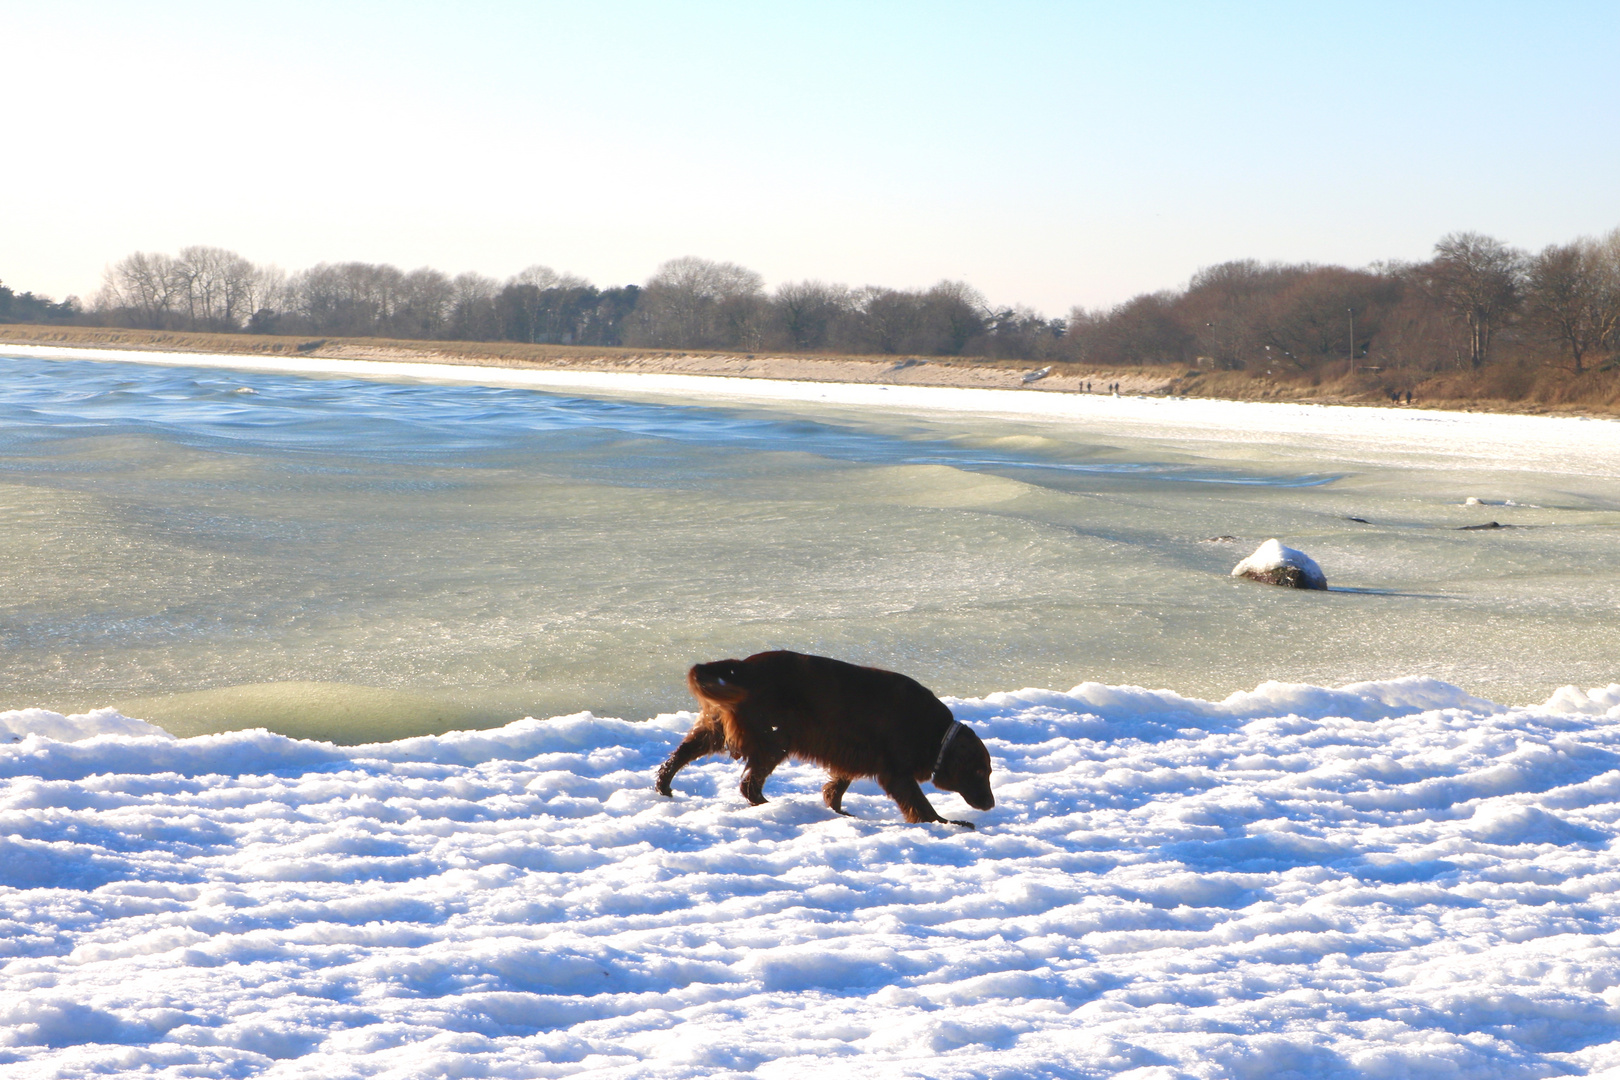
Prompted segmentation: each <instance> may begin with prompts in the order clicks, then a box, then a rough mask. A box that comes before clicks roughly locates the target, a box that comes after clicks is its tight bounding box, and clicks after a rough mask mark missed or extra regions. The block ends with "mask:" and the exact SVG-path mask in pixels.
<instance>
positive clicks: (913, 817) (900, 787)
mask: <svg viewBox="0 0 1620 1080" xmlns="http://www.w3.org/2000/svg"><path fill="white" fill-rule="evenodd" d="M877 782H878V783H879V784H880V785H881V786H882V788H883V790H884V791H886V792H888V793H889V798H891V799H893V800H894V801H895V803H896V805H898V806H899V807H900V813H901V814H902V815H904V816H905V819H906V820H907V821H909V822H911V823H912V824H913V825H920V824H923V823H925V822H931V821H937V822H939V823H940V824H942V825H961V826H963V827H964V828H968V829H971V828H973V822H971V821H953V820H951V819H950V818H942V817H940V816H939V811H938V810H935V809H934V804H933V803H931V802H929V801H928V796H926V795H924V794H923V790H922V788H920V787H918V786H917V781H916V779H915V778H913V777H911V776H907V775H904V774H900V773H879V774H878V778H877Z"/></svg>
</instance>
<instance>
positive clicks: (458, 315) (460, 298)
mask: <svg viewBox="0 0 1620 1080" xmlns="http://www.w3.org/2000/svg"><path fill="white" fill-rule="evenodd" d="M451 286H452V291H453V296H454V300H453V301H452V304H451V333H452V335H454V336H455V337H457V338H460V339H462V340H464V341H495V340H497V339H498V338H499V337H500V323H499V320H498V319H497V318H496V314H495V297H496V296H497V295H498V294H499V293H500V290H501V287H500V283H499V282H497V281H496V280H495V279H494V278H487V277H485V276H484V275H482V274H473V273H466V274H457V275H456V279H455V281H453V282H451Z"/></svg>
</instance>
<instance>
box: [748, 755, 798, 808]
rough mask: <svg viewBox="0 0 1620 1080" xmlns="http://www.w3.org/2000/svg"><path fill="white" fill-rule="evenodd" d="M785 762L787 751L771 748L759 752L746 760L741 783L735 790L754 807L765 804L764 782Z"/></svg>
mask: <svg viewBox="0 0 1620 1080" xmlns="http://www.w3.org/2000/svg"><path fill="white" fill-rule="evenodd" d="M786 760H787V751H786V750H778V749H776V748H774V747H773V748H771V749H769V750H761V751H760V752H759V753H758V754H756V756H754V757H750V758H748V759H746V761H745V762H744V765H745V767H744V769H743V775H742V783H740V784H738V785H737V789H738V790H739V791H741V792H742V794H743V798H745V799H747V800H748V801H749V802H751V803H753V804H754V805H755V806H758V805H760V804H761V803H763V802H765V781H766V779H767V778H768V777H769V776H770V775H771V773H772V772H774V771H775V769H776V767H777V766H778V765H780V764H782V762H784V761H786Z"/></svg>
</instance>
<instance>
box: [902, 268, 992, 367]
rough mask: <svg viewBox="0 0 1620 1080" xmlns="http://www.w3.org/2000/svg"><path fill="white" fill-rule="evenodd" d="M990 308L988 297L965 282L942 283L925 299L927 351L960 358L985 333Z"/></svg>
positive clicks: (924, 348) (925, 349) (924, 349)
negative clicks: (985, 298)
mask: <svg viewBox="0 0 1620 1080" xmlns="http://www.w3.org/2000/svg"><path fill="white" fill-rule="evenodd" d="M989 314H990V307H989V305H988V304H986V303H985V300H984V296H983V295H982V294H981V293H980V292H979V290H977V289H975V288H974V287H973V286H971V285H969V284H967V283H966V282H964V281H941V282H940V283H939V284H937V285H935V286H934V287H933V288H931V289H929V290H928V291H927V292H926V293H924V294H923V297H922V316H923V320H924V329H923V333H924V336H925V341H924V342H923V343H922V344H923V346H924V347H923V349H921V350H919V351H926V352H930V353H933V354H935V355H939V356H960V355H961V354H962V353H963V352H964V351H965V350H966V349H967V347H968V343H969V342H971V341H972V340H973V339H974V338H976V337H978V336H979V335H981V334H983V333H984V325H985V319H986V317H987V316H989Z"/></svg>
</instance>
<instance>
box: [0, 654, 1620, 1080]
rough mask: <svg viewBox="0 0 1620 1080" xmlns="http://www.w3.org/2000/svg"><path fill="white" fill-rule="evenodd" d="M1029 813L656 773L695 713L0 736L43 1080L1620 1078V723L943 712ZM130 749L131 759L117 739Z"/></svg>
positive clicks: (13, 883) (9, 993) (1258, 710)
mask: <svg viewBox="0 0 1620 1080" xmlns="http://www.w3.org/2000/svg"><path fill="white" fill-rule="evenodd" d="M950 704H951V705H952V707H953V709H954V710H955V711H956V714H957V715H958V716H959V717H961V718H962V719H964V720H965V721H967V722H969V723H970V724H972V725H973V726H974V727H975V729H976V730H978V731H979V732H980V733H981V734H982V735H983V736H984V738H985V741H986V743H987V745H988V746H989V747H990V750H991V752H992V754H993V756H994V760H995V766H996V769H997V775H996V791H997V799H998V805H997V807H996V808H995V809H994V810H992V811H989V812H986V813H983V814H978V813H975V812H972V811H969V810H966V809H965V807H964V806H963V805H962V804H961V803H960V801H959V800H958V799H956V797H954V796H949V795H935V801H936V803H937V804H938V805H940V806H941V807H942V808H943V809H945V811H946V812H948V813H952V814H961V813H966V814H968V816H970V817H973V818H976V819H977V820H978V821H979V824H980V829H979V831H978V832H976V833H971V834H969V833H963V832H961V831H959V830H956V829H953V828H950V827H947V826H907V825H904V824H902V823H900V822H899V820H898V817H897V815H896V813H895V812H894V808H893V805H892V803H890V802H889V800H888V799H886V798H885V797H884V796H883V795H882V794H881V792H878V791H877V790H876V788H875V787H874V786H872V785H870V784H869V783H858V784H857V785H856V787H855V788H854V790H853V791H852V793H851V796H850V798H849V799H848V800H847V801H846V806H847V807H848V808H849V809H851V810H853V812H854V813H855V815H856V816H855V818H853V819H847V818H836V817H834V816H833V815H832V814H831V813H830V812H829V811H827V810H826V809H825V808H824V807H823V806H822V805H821V802H820V799H819V796H818V789H819V785H820V783H821V775H820V773H819V771H817V770H813V769H809V768H805V767H800V766H789V767H786V768H784V769H783V770H782V771H780V772H779V773H778V775H777V777H776V778H775V779H773V781H772V784H771V786H770V788H769V789H768V794H770V795H771V796H772V801H771V802H770V803H769V804H768V805H766V806H764V807H760V808H757V809H754V808H750V807H748V806H746V805H744V804H743V802H742V800H741V798H740V797H739V796H738V795H737V794H736V792H735V789H734V782H735V770H736V766H735V765H734V764H733V763H731V762H729V761H726V760H715V759H710V760H709V761H707V762H705V763H701V764H699V765H696V766H692V767H690V768H689V769H688V770H687V771H686V772H684V773H683V774H682V776H681V779H680V782H679V784H678V785H677V786H678V791H677V797H676V798H675V799H674V800H673V801H670V800H664V799H661V798H659V797H658V796H657V795H655V794H654V793H653V791H652V788H651V779H650V777H651V771H652V769H653V768H654V767H655V766H656V764H657V762H658V761H659V760H661V759H662V757H663V756H664V755H665V754H666V753H667V752H668V751H669V749H670V748H671V746H672V745H673V744H674V743H675V742H676V741H677V740H678V739H679V738H680V735H681V733H682V731H683V730H684V728H685V726H686V725H687V723H688V722H689V721H690V715H689V714H686V715H666V716H662V717H659V718H657V719H656V720H653V721H651V722H647V723H625V722H621V721H616V720H601V719H595V718H593V717H591V716H589V715H584V714H582V715H578V716H572V717H561V718H556V719H551V720H544V721H539V720H525V721H522V722H519V723H515V724H512V725H510V726H508V727H506V728H503V729H498V730H494V731H484V732H470V733H461V734H452V735H446V736H440V737H429V738H421V739H413V740H406V741H402V742H396V743H389V744H377V745H370V746H360V747H349V748H338V747H334V746H332V745H330V744H320V743H311V742H297V741H293V740H288V739H285V738H282V737H279V736H274V735H269V734H267V733H265V732H262V731H260V732H237V733H229V734H223V735H214V736H204V737H199V738H194V739H188V740H177V739H173V738H171V737H169V736H167V735H165V734H163V733H162V732H160V731H157V730H153V729H150V728H147V727H145V726H144V725H142V724H139V723H136V722H133V721H128V720H124V719H122V718H121V717H117V716H116V715H112V714H99V715H94V716H86V717H78V718H74V719H73V720H71V721H70V720H66V719H64V718H60V717H58V716H56V715H54V714H46V713H42V712H32V713H8V714H5V715H4V716H0V729H3V730H9V731H11V732H12V733H13V737H19V736H20V738H21V741H19V742H14V743H12V744H11V745H9V746H7V747H6V748H5V750H4V753H3V754H0V769H3V773H4V776H5V784H4V788H3V789H0V790H3V794H0V836H3V837H4V839H3V840H0V848H3V858H0V867H3V871H0V872H3V874H4V876H5V881H4V888H0V925H3V926H4V927H5V928H6V934H5V949H6V952H7V956H6V959H5V961H4V966H3V967H0V1025H3V1026H0V1032H3V1034H0V1040H3V1042H0V1062H3V1063H4V1065H5V1071H6V1075H7V1076H14V1077H17V1078H19V1080H23V1078H29V1080H32V1078H36V1077H40V1078H43V1077H66V1076H89V1075H103V1074H118V1075H133V1074H140V1075H156V1076H173V1077H180V1076H219V1077H244V1076H254V1077H259V1076H262V1077H311V1078H313V1077H320V1078H322V1080H332V1078H339V1077H372V1076H386V1077H437V1076H508V1077H520V1076H521V1077H528V1076H535V1077H549V1076H596V1077H631V1076H659V1077H665V1076H667V1077H696V1076H730V1075H745V1074H746V1075H759V1076H781V1077H793V1076H808V1075H833V1074H836V1075H847V1076H884V1077H887V1076H894V1077H900V1076H913V1077H1047V1076H1063V1077H1094V1076H1128V1077H1134V1078H1139V1080H1146V1078H1155V1080H1158V1078H1170V1077H1210V1078H1215V1077H1256V1078H1260V1077H1268V1078H1276V1077H1288V1076H1311V1077H1351V1076H1356V1077H1363V1076H1364V1077H1407V1076H1423V1075H1439V1076H1462V1077H1479V1078H1484V1077H1529V1076H1561V1075H1598V1074H1600V1073H1607V1071H1608V1070H1613V1069H1620V891H1617V889H1616V882H1617V881H1620V862H1617V860H1616V856H1615V853H1614V841H1615V836H1616V830H1617V828H1620V685H1615V686H1610V687H1608V688H1607V689H1605V690H1601V691H1596V692H1593V693H1591V694H1586V693H1583V692H1580V691H1577V690H1574V689H1573V688H1571V689H1568V690H1564V691H1560V692H1559V694H1557V695H1555V696H1554V698H1553V699H1552V700H1550V701H1549V702H1547V703H1546V704H1544V705H1542V706H1538V707H1531V708H1503V707H1500V706H1497V705H1493V704H1490V703H1488V702H1484V701H1480V700H1478V699H1474V698H1470V697H1469V696H1468V695H1466V694H1463V693H1461V692H1459V691H1457V690H1456V689H1455V688H1452V687H1448V686H1445V685H1444V684H1438V683H1433V682H1425V681H1422V680H1403V681H1397V682H1390V683H1381V684H1368V685H1360V686H1348V687H1344V688H1341V689H1338V690H1324V689H1320V688H1313V687H1305V686H1288V685H1281V684H1267V685H1263V686H1261V687H1259V688H1257V689H1256V690H1254V691H1252V692H1250V693H1245V694H1237V695H1233V696H1232V697H1231V698H1230V699H1228V700H1226V701H1223V702H1204V701H1197V700H1191V699H1184V698H1180V697H1177V696H1176V695H1174V694H1170V693H1167V692H1151V691H1144V690H1139V689H1134V688H1128V687H1107V686H1101V685H1095V684H1092V685H1082V686H1079V687H1076V688H1074V689H1073V690H1072V691H1070V692H1066V693H1058V692H1051V691H1021V692H1017V693H1008V694H996V695H992V696H991V697H989V698H986V699H983V700H971V701H962V700H954V701H952V702H950ZM98 730H99V731H103V732H105V733H103V734H97V733H96V732H97V731H98Z"/></svg>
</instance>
